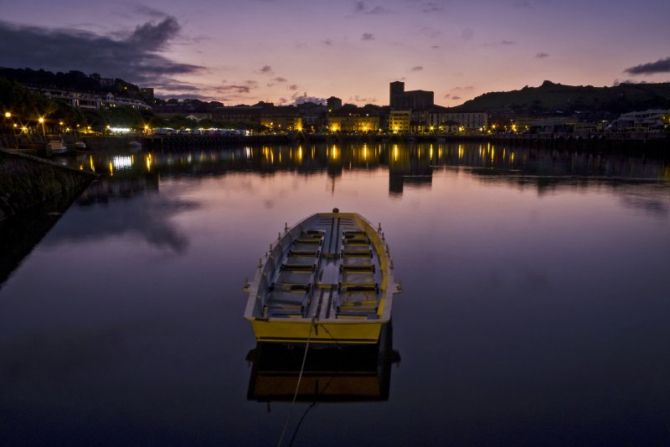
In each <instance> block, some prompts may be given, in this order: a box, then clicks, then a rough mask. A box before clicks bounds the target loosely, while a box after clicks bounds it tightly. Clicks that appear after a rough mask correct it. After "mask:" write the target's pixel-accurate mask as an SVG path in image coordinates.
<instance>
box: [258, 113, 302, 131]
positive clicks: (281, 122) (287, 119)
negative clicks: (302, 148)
mask: <svg viewBox="0 0 670 447" xmlns="http://www.w3.org/2000/svg"><path fill="white" fill-rule="evenodd" d="M261 126H263V127H267V128H268V129H269V130H271V131H276V132H281V131H291V132H292V131H296V132H302V118H301V117H299V116H293V115H263V116H261Z"/></svg>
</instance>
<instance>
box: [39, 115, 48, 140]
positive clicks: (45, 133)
mask: <svg viewBox="0 0 670 447" xmlns="http://www.w3.org/2000/svg"><path fill="white" fill-rule="evenodd" d="M37 122H38V123H40V124H41V125H42V136H43V137H44V138H46V136H47V131H46V129H45V128H44V117H43V116H40V117H39V118H37Z"/></svg>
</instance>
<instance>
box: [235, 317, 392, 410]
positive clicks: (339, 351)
mask: <svg viewBox="0 0 670 447" xmlns="http://www.w3.org/2000/svg"><path fill="white" fill-rule="evenodd" d="M392 339H393V334H392V327H391V324H390V323H389V324H388V325H387V326H386V327H385V328H384V330H383V331H382V335H381V338H380V342H379V343H378V344H377V345H355V346H352V345H348V346H343V347H322V348H310V349H309V351H308V352H307V358H306V361H305V368H304V371H303V374H302V377H301V378H300V369H301V366H302V362H303V356H304V354H305V351H304V348H303V346H299V345H284V344H277V343H259V344H258V345H256V348H255V349H252V350H251V351H249V354H247V360H248V361H250V362H251V364H252V367H251V377H250V379H249V388H248V391H247V399H248V400H255V401H258V402H268V403H270V402H291V401H293V400H294V398H295V400H296V401H298V402H312V403H317V402H373V401H386V400H388V398H389V387H390V384H391V365H392V364H393V363H399V362H400V355H399V354H398V352H397V351H394V350H393V340H392ZM298 381H300V384H299V385H298Z"/></svg>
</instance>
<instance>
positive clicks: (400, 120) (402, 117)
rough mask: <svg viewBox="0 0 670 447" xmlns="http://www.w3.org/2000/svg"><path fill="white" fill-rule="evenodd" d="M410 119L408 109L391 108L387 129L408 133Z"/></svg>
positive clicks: (410, 114)
mask: <svg viewBox="0 0 670 447" xmlns="http://www.w3.org/2000/svg"><path fill="white" fill-rule="evenodd" d="M411 119H412V112H410V111H409V110H391V112H390V113H389V127H388V130H389V131H391V132H393V133H408V132H409V131H410V122H411Z"/></svg>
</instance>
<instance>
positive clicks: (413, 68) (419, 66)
mask: <svg viewBox="0 0 670 447" xmlns="http://www.w3.org/2000/svg"><path fill="white" fill-rule="evenodd" d="M410 71H423V65H415V66H414V67H412V68H410Z"/></svg>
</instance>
